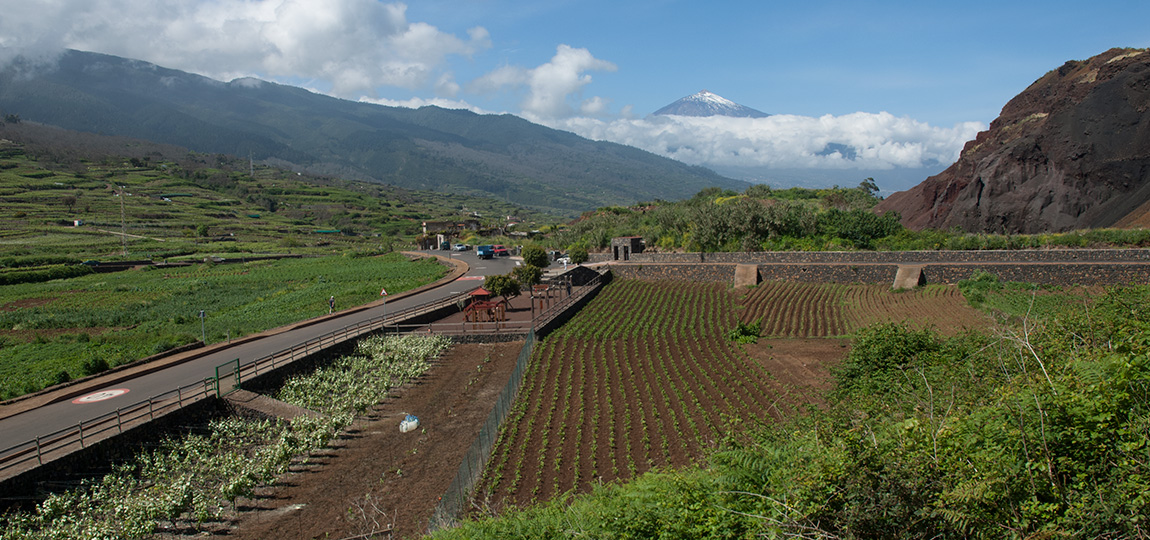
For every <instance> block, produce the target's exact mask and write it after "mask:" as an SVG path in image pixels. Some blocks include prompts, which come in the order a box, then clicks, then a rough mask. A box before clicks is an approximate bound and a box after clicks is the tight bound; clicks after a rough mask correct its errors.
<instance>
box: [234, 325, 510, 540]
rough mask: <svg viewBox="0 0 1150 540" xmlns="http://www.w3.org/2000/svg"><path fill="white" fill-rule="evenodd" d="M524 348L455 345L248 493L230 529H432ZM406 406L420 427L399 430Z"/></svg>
mask: <svg viewBox="0 0 1150 540" xmlns="http://www.w3.org/2000/svg"><path fill="white" fill-rule="evenodd" d="M522 347H523V343H522V342H513V343H498V344H466V345H456V346H454V347H453V348H452V349H451V351H450V352H449V353H447V354H446V355H445V356H444V357H443V358H441V359H439V360H438V361H437V363H436V365H435V367H433V368H432V370H431V371H430V372H429V373H428V374H427V375H425V376H423V377H421V378H420V379H418V380H417V381H415V382H413V383H411V384H409V385H407V386H405V387H403V388H401V389H400V390H399V391H397V392H396V393H395V394H394V396H393V397H392V398H390V399H388V400H387V401H386V402H384V403H381V404H379V405H378V406H377V407H376V408H375V409H374V410H372V411H371V413H370V414H369V415H367V416H365V417H361V418H359V419H357V420H356V421H355V423H354V424H353V425H352V426H351V427H350V428H349V429H348V430H347V431H346V432H345V433H344V434H343V436H341V437H340V438H338V439H336V440H334V441H332V444H331V446H330V447H329V448H328V449H326V451H324V452H322V453H319V454H317V455H315V456H313V457H312V459H311V460H310V461H309V464H308V465H306V466H303V467H297V468H295V469H294V472H292V473H289V474H288V475H287V476H286V477H284V478H282V479H281V482H280V483H279V484H278V485H276V486H273V487H270V488H266V489H264V490H263V492H262V493H261V494H260V496H259V497H258V498H256V499H254V500H251V501H248V500H245V501H243V504H245V505H246V506H241V507H240V509H241V510H243V511H242V512H241V513H240V515H239V517H238V520H237V522H236V524H235V526H234V527H233V529H232V530H231V531H227V532H226V534H228V535H229V536H230V537H234V538H250V539H266V538H276V539H282V540H291V539H310V538H345V537H350V536H355V535H360V534H365V533H368V532H371V530H372V529H375V530H377V531H379V530H381V529H388V528H390V529H391V530H392V533H391V537H393V538H410V537H417V536H419V535H421V534H423V533H424V532H425V531H426V529H427V523H428V520H429V519H430V517H431V515H432V511H433V510H434V509H435V506H436V504H437V503H438V499H439V497H440V496H441V495H443V493H444V492H445V491H446V490H447V487H448V485H449V484H450V483H451V480H452V479H453V478H454V477H455V474H456V470H457V468H458V467H459V463H460V462H461V461H462V459H463V455H464V453H465V452H466V451H467V448H468V447H469V446H470V445H471V443H472V441H473V440H474V439H475V437H476V436H477V435H478V433H479V428H480V427H481V425H482V424H483V421H484V420H485V419H486V417H487V415H488V413H489V412H490V410H491V407H492V405H493V404H494V402H495V399H496V397H498V395H499V392H500V391H501V390H502V389H503V386H504V385H505V384H506V383H507V379H508V377H509V376H510V374H511V371H512V369H513V368H514V367H515V360H516V357H517V356H518V354H519V351H520V349H522ZM407 413H410V414H414V415H416V416H418V417H419V420H420V429H418V430H416V431H413V432H410V433H406V434H405V433H400V432H399V422H400V420H402V419H403V417H404V415H405V414H407ZM382 537H384V538H386V537H387V535H383V536H382Z"/></svg>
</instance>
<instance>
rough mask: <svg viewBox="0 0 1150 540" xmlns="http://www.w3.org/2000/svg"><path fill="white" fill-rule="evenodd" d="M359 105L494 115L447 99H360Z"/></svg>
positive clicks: (465, 103) (467, 104)
mask: <svg viewBox="0 0 1150 540" xmlns="http://www.w3.org/2000/svg"><path fill="white" fill-rule="evenodd" d="M359 101H360V102H361V103H374V104H376V105H383V106H385V107H405V108H408V109H418V108H420V107H427V106H435V107H442V108H444V109H464V110H468V111H471V112H473V113H475V114H496V113H493V112H491V111H486V110H483V109H481V108H479V107H476V106H475V105H472V104H470V103H468V102H466V101H461V100H457V99H447V98H430V99H425V98H418V97H415V98H411V99H375V98H367V97H364V98H360V99H359Z"/></svg>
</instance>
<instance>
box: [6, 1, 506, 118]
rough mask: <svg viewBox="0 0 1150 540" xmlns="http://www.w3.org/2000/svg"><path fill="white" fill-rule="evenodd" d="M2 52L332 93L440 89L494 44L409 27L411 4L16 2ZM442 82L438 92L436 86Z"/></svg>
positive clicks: (482, 36) (471, 34) (477, 32)
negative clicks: (292, 84)
mask: <svg viewBox="0 0 1150 540" xmlns="http://www.w3.org/2000/svg"><path fill="white" fill-rule="evenodd" d="M13 4H14V5H13V6H6V7H5V14H4V17H2V18H0V47H5V48H8V49H28V48H32V49H45V48H50V47H56V48H64V47H67V48H74V49H80V50H88V51H96V52H103V53H108V54H115V55H120V56H125V57H129V58H138V59H142V60H147V61H149V62H153V63H156V64H159V65H162V66H165V67H172V68H176V69H181V70H185V71H192V72H196V73H200V74H203V75H207V76H209V77H213V78H217V79H225V80H226V79H230V78H234V77H239V76H245V75H259V76H263V77H270V78H285V77H286V78H298V79H318V80H321V81H325V82H326V83H328V84H330V85H331V88H330V91H329V93H332V94H334V95H337V96H344V97H358V96H360V95H363V94H372V93H373V92H374V89H375V88H378V87H380V86H397V87H403V88H409V89H415V88H420V87H424V86H426V85H434V86H436V87H438V88H442V89H444V90H447V91H451V85H446V86H445V85H443V84H442V82H443V80H442V78H441V77H440V75H441V73H442V68H443V65H444V63H445V61H446V59H447V57H449V56H452V55H461V56H470V55H472V54H474V53H476V52H478V51H481V50H484V49H487V48H489V47H490V46H491V40H490V36H489V35H488V33H487V31H486V30H485V29H483V28H473V29H471V30H470V31H468V36H467V38H466V39H464V38H460V37H458V36H455V35H452V34H448V33H444V32H442V31H440V30H439V29H437V28H436V27H434V26H432V25H429V24H426V23H421V22H411V21H408V20H407V14H406V11H407V6H406V5H404V4H402V3H391V4H385V3H381V2H378V1H377V0H209V1H205V2H185V1H182V0H42V1H38V2H31V3H28V2H24V3H18V2H14V3H13ZM437 83H438V84H437Z"/></svg>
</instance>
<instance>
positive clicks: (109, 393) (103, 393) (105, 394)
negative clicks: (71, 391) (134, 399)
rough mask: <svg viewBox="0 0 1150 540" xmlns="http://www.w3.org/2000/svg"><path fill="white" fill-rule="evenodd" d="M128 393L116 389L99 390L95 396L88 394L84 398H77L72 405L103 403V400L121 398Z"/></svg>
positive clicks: (123, 389)
mask: <svg viewBox="0 0 1150 540" xmlns="http://www.w3.org/2000/svg"><path fill="white" fill-rule="evenodd" d="M128 391H129V390H128V389H127V388H117V389H115V390H100V391H99V392H96V393H95V394H88V395H86V396H84V397H79V398H76V399H73V400H72V403H76V404H84V403H95V402H97V401H104V400H105V399H112V398H114V397H117V396H122V395H124V394H127V393H128Z"/></svg>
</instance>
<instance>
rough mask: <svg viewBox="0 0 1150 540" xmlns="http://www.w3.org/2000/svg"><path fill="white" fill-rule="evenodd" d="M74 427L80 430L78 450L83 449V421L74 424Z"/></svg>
mask: <svg viewBox="0 0 1150 540" xmlns="http://www.w3.org/2000/svg"><path fill="white" fill-rule="evenodd" d="M76 427H77V428H79V429H80V448H84V421H83V420H80V421H79V422H76Z"/></svg>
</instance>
